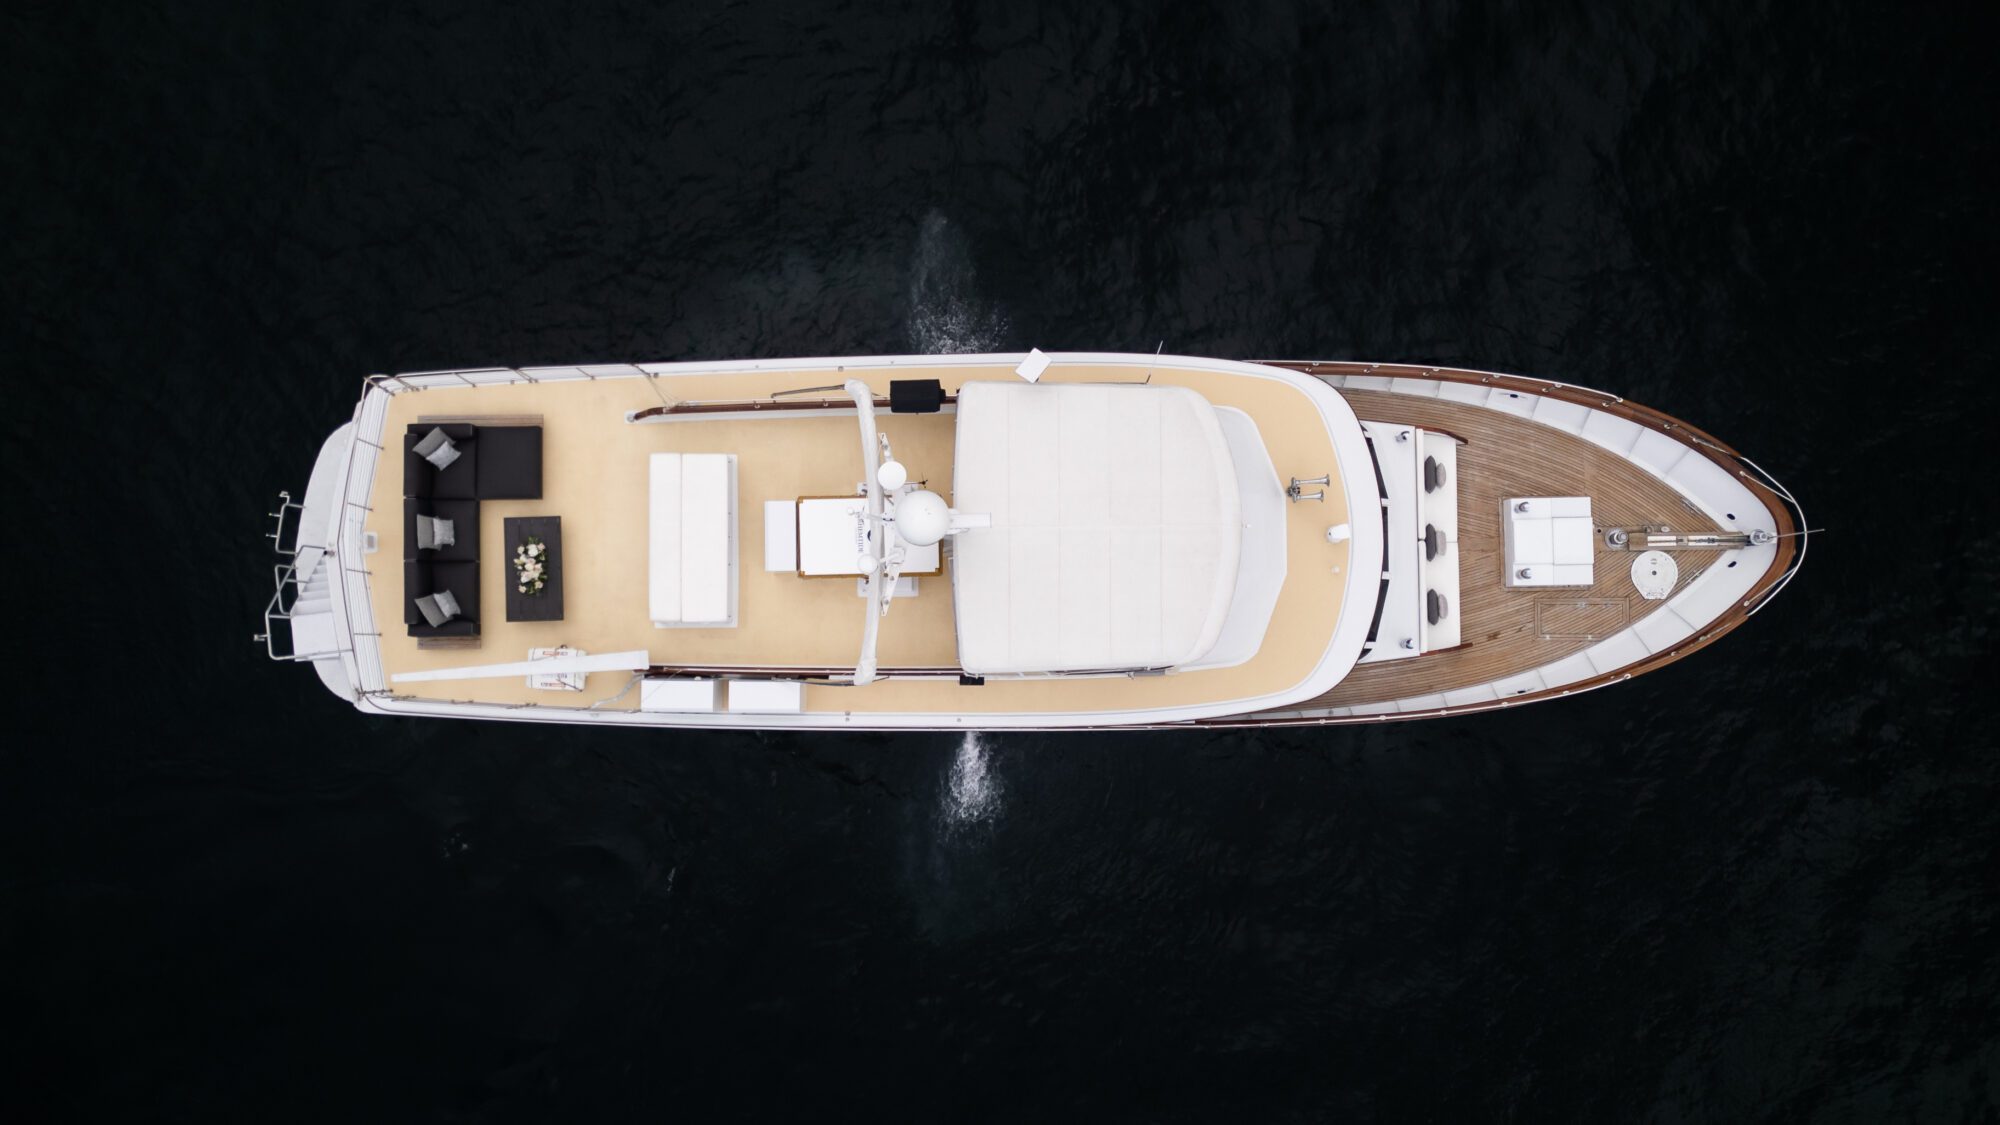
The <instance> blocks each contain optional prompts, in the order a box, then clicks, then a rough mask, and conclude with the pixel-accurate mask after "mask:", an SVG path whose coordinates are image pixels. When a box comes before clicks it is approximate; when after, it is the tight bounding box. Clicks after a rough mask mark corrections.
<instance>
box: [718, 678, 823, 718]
mask: <svg viewBox="0 0 2000 1125" xmlns="http://www.w3.org/2000/svg"><path fill="white" fill-rule="evenodd" d="M727 691H728V693H729V709H730V710H731V711H739V712H740V711H750V712H762V713H764V714H774V713H775V714H783V715H796V714H798V713H799V712H801V711H803V710H805V703H806V686H805V685H804V684H802V683H800V682H798V681H797V680H730V681H729V683H728V688H727Z"/></svg>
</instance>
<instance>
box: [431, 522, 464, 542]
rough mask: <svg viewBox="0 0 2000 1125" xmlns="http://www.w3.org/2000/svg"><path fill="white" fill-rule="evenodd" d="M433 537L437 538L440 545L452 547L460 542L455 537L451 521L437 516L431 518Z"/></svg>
mask: <svg viewBox="0 0 2000 1125" xmlns="http://www.w3.org/2000/svg"><path fill="white" fill-rule="evenodd" d="M431 538H432V539H435V540H437V545H438V546H440V547H450V546H452V545H454V544H456V543H457V542H458V540H457V539H456V538H455V537H454V533H453V531H452V528H451V521H450V520H441V519H438V518H436V517H435V516H433V517H432V518H431Z"/></svg>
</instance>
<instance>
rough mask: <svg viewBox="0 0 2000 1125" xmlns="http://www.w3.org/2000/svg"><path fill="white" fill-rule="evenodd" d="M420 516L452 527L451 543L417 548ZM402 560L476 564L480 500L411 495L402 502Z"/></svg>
mask: <svg viewBox="0 0 2000 1125" xmlns="http://www.w3.org/2000/svg"><path fill="white" fill-rule="evenodd" d="M420 516H435V517H436V518H438V519H439V520H443V521H446V522H448V523H450V524H451V533H452V534H451V537H452V542H451V543H448V544H446V543H440V544H439V545H438V546H437V547H436V548H434V549H428V550H424V549H420V548H419V546H418V538H417V526H418V524H419V522H420V520H419V519H418V517H420ZM403 557H404V558H406V559H423V560H425V561H427V562H475V561H477V560H478V558H479V501H477V500H433V499H431V498H429V497H423V496H411V497H405V498H404V500H403Z"/></svg>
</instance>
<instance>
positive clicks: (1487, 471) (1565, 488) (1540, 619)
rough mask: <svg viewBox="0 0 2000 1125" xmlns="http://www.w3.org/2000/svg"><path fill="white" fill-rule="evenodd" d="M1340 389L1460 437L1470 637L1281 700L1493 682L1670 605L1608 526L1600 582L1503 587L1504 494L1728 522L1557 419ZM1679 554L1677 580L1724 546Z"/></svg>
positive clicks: (1686, 524) (1652, 518)
mask: <svg viewBox="0 0 2000 1125" xmlns="http://www.w3.org/2000/svg"><path fill="white" fill-rule="evenodd" d="M1340 393H1341V395H1342V396H1343V397H1344V398H1346V399H1347V401H1348V402H1350V403H1352V404H1353V406H1354V412H1355V413H1356V414H1358V415H1360V416H1361V417H1363V418H1366V419H1369V420H1371V421H1383V422H1407V423H1410V424H1412V425H1417V426H1422V427H1424V428H1425V429H1432V430H1443V431H1446V432H1448V433H1451V434H1453V435H1454V436H1456V437H1458V438H1460V439H1462V440H1463V441H1464V442H1465V444H1464V445H1461V446H1460V447H1459V450H1458V480H1459V502H1458V550H1459V551H1460V556H1459V602H1460V606H1459V612H1460V613H1461V614H1463V615H1464V616H1463V618H1462V636H1463V638H1464V643H1463V644H1461V645H1459V646H1458V647H1457V648H1454V649H1450V650H1447V651H1445V652H1439V653H1433V654H1430V655H1428V656H1420V657H1415V658H1413V659H1409V660H1392V661H1387V662H1384V663H1379V664H1362V665H1359V666H1357V667H1356V668H1355V669H1354V671H1352V672H1350V673H1348V675H1347V678H1346V679H1344V680H1342V681H1341V682H1340V684H1339V685H1338V686H1337V687H1335V688H1334V689H1333V690H1332V691H1330V692H1328V693H1326V694H1325V695H1322V696H1320V697H1318V698H1317V699H1313V700H1310V701H1307V702H1304V703H1299V704H1296V705H1293V706H1291V707H1287V708H1283V710H1286V711H1292V710H1305V709H1311V708H1315V707H1351V706H1356V705H1359V704H1366V703H1378V702H1385V701H1388V700H1394V699H1410V698H1414V697H1417V696H1423V695H1432V694H1437V693H1442V692H1446V691H1451V690H1453V689H1454V688H1463V687H1472V686H1475V685H1478V684H1484V683H1490V682H1492V681H1494V680H1499V679H1503V678H1505V677H1507V676H1511V675H1515V674H1518V673H1521V672H1526V671H1528V670H1530V669H1533V668H1538V667H1540V666H1542V665H1544V664H1548V663H1550V662H1552V661H1556V660H1560V659H1562V658H1563V657H1565V656H1568V655H1570V654H1571V653H1575V652H1581V651H1583V650H1584V649H1586V648H1589V647H1590V646H1591V645H1593V644H1595V643H1596V642H1597V641H1599V640H1603V639H1604V637H1605V636H1606V635H1608V632H1616V631H1618V630H1619V629H1623V628H1626V627H1627V626H1628V625H1631V624H1636V623H1637V622H1638V621H1639V620H1641V619H1642V618H1644V617H1645V616H1646V615H1647V614H1649V613H1652V612H1653V611H1655V610H1657V609H1658V608H1659V607H1661V606H1663V605H1665V604H1666V602H1664V601H1647V600H1645V599H1644V598H1641V597H1640V596H1639V594H1638V591H1637V590H1635V589H1634V588H1633V586H1632V578H1631V565H1632V559H1633V558H1634V557H1635V555H1634V554H1633V553H1631V552H1627V551H1614V550H1611V549H1610V548H1608V547H1606V546H1605V545H1604V543H1603V540H1602V537H1601V536H1600V537H1599V539H1598V542H1597V556H1596V574H1595V577H1596V579H1597V581H1596V584H1595V585H1592V586H1590V587H1587V588H1586V587H1581V586H1579V587H1567V588H1556V589H1551V588H1548V587H1542V588H1539V589H1510V588H1508V587H1507V586H1506V585H1505V584H1504V583H1503V582H1502V577H1503V576H1502V566H1503V564H1502V560H1501V544H1500V504H1501V501H1502V500H1503V499H1505V498H1506V497H1510V496H1588V497H1590V512H1591V518H1592V520H1593V522H1594V523H1595V524H1596V526H1597V527H1598V528H1599V529H1600V530H1602V529H1604V528H1610V527H1636V526H1639V525H1642V524H1666V525H1669V526H1671V527H1673V528H1674V529H1675V530H1677V531H1691V532H1699V531H1719V530H1722V529H1720V528H1717V527H1716V526H1715V524H1714V523H1713V521H1711V520H1710V519H1709V518H1708V517H1707V516H1705V515H1703V514H1702V513H1701V512H1700V511H1698V510H1697V509H1696V508H1695V507H1694V506H1693V505H1692V504H1689V503H1688V502H1687V501H1686V500H1685V499H1683V498H1682V497H1681V494H1680V493H1678V492H1676V491H1674V489H1673V488H1672V487H1671V486H1669V485H1668V484H1667V483H1666V482H1665V481H1662V480H1660V479H1659V478H1658V477H1655V476H1653V475H1652V474H1650V473H1648V472H1646V470H1644V469H1642V468H1640V467H1639V466H1638V465H1636V464H1634V463H1633V462H1632V461H1630V460H1628V459H1626V458H1624V457H1621V456H1619V455H1618V454H1615V453H1613V452H1611V451H1610V450H1608V449H1604V448H1603V447H1601V446H1598V445H1595V444H1592V443H1591V442H1588V441H1585V440H1584V439H1582V438H1580V437H1576V436H1574V435H1572V434H1569V433H1565V432H1564V431H1562V430H1558V429H1556V428H1554V427H1552V426H1547V425H1543V424H1542V423H1540V422H1534V421H1530V420H1529V419H1526V418H1521V417H1517V416H1515V415H1512V414H1506V413H1502V412H1500V411H1497V410H1491V409H1487V408H1485V407H1481V406H1472V405H1468V404H1466V403H1462V402H1453V401H1451V400H1448V399H1439V398H1419V397H1417V396H1414V395H1404V394H1396V393H1393V392H1389V391H1363V390H1342V391H1341V392H1340ZM1672 554H1673V556H1674V560H1675V562H1676V563H1677V564H1678V565H1679V567H1680V578H1679V581H1678V583H1677V584H1676V586H1675V589H1676V590H1679V589H1680V588H1682V587H1684V586H1686V585H1687V584H1688V583H1690V582H1692V581H1694V579H1695V578H1696V577H1697V576H1699V575H1700V574H1701V572H1702V571H1703V570H1705V569H1706V568H1707V567H1708V566H1709V565H1710V564H1712V563H1714V562H1715V561H1716V558H1717V554H1718V552H1714V551H1676V552H1672ZM1607 630H1608V632H1607Z"/></svg>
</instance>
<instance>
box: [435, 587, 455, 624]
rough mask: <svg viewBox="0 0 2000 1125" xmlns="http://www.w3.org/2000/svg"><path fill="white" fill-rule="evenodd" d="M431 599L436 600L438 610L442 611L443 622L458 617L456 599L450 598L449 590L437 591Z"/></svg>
mask: <svg viewBox="0 0 2000 1125" xmlns="http://www.w3.org/2000/svg"><path fill="white" fill-rule="evenodd" d="M431 597H433V598H436V599H437V604H438V608H439V609H441V610H444V616H445V620H447V621H449V620H451V619H452V618H454V617H457V616H458V615H459V612H460V610H459V608H458V599H457V598H455V597H452V595H451V591H450V590H439V591H438V592H437V593H435V594H432V595H431Z"/></svg>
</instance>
